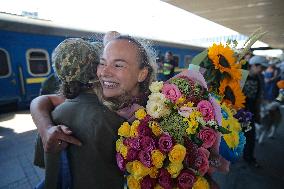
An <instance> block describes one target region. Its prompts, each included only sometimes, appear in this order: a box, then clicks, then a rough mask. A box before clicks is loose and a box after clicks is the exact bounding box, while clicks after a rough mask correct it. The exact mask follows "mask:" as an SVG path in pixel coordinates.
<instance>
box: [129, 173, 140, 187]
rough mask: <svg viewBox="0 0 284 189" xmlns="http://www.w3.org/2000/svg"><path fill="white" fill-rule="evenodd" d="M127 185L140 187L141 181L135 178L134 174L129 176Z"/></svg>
mask: <svg viewBox="0 0 284 189" xmlns="http://www.w3.org/2000/svg"><path fill="white" fill-rule="evenodd" d="M127 185H128V188H129V189H140V188H141V186H140V182H139V180H137V179H135V178H134V177H133V176H131V175H130V176H128V177H127Z"/></svg>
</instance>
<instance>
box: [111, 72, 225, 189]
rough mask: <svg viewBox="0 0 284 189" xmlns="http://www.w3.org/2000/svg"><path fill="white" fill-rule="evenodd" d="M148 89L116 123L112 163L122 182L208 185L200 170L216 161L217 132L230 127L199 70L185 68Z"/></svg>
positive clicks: (134, 188) (155, 185)
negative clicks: (131, 115)
mask: <svg viewBox="0 0 284 189" xmlns="http://www.w3.org/2000/svg"><path fill="white" fill-rule="evenodd" d="M150 90H151V94H150V95H149V100H148V102H147V106H146V108H145V109H139V110H138V111H136V113H135V116H136V118H137V119H136V120H135V121H134V122H133V123H132V124H130V123H128V122H124V123H123V124H122V125H121V127H120V128H119V129H118V135H119V136H120V138H119V139H118V140H117V142H116V151H117V155H116V158H117V164H118V166H119V168H120V170H121V171H124V173H125V174H126V177H127V185H128V187H129V188H130V189H138V188H141V189H144V188H147V189H148V188H165V189H169V188H180V189H185V188H194V189H198V188H200V189H201V188H202V189H206V188H209V184H208V182H207V180H206V178H205V177H204V176H205V174H206V173H208V172H210V170H211V166H214V165H216V163H215V164H214V163H213V162H214V158H215V160H216V157H218V155H219V143H220V133H223V134H225V133H230V132H229V131H228V129H226V128H225V127H221V126H220V125H221V122H222V115H221V108H220V106H219V105H218V103H217V102H216V101H215V99H214V98H213V97H211V96H210V94H209V92H208V88H207V84H206V82H205V80H204V78H203V76H202V75H201V74H200V73H198V72H195V71H190V70H186V71H184V72H182V73H181V74H179V75H177V76H176V77H174V78H172V79H170V80H169V81H167V82H165V83H163V82H153V83H152V84H151V86H150ZM217 164H218V163H217ZM216 166H218V165H216Z"/></svg>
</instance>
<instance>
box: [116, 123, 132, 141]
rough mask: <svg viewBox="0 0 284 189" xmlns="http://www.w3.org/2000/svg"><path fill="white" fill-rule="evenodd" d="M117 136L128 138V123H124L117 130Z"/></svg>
mask: <svg viewBox="0 0 284 189" xmlns="http://www.w3.org/2000/svg"><path fill="white" fill-rule="evenodd" d="M118 135H119V136H123V137H129V136H130V125H129V123H128V122H124V123H123V124H122V125H121V126H120V128H119V129H118Z"/></svg>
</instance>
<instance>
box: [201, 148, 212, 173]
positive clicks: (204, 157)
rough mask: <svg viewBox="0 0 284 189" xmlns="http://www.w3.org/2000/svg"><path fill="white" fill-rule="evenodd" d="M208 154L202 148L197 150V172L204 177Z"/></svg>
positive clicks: (207, 164)
mask: <svg viewBox="0 0 284 189" xmlns="http://www.w3.org/2000/svg"><path fill="white" fill-rule="evenodd" d="M209 155H210V152H209V151H208V150H206V149H204V148H202V147H201V148H199V149H198V161H199V166H198V171H199V173H200V174H201V175H202V176H204V175H205V173H207V172H208V169H209V161H208V158H209Z"/></svg>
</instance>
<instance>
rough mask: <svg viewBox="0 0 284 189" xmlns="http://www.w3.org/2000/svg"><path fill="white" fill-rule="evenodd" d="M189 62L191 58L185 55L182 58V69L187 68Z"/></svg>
mask: <svg viewBox="0 0 284 189" xmlns="http://www.w3.org/2000/svg"><path fill="white" fill-rule="evenodd" d="M191 61H192V56H191V55H185V56H184V67H185V68H188V66H189V64H190V63H191Z"/></svg>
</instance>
